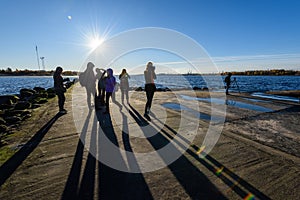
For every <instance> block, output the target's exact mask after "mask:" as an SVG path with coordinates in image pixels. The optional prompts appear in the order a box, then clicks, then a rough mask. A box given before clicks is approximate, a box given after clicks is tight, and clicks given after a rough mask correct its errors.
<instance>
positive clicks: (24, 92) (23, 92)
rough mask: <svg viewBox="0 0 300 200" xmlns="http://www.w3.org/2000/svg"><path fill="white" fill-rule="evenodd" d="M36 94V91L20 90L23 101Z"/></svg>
mask: <svg viewBox="0 0 300 200" xmlns="http://www.w3.org/2000/svg"><path fill="white" fill-rule="evenodd" d="M35 93H36V91H34V90H31V89H26V88H23V89H21V90H20V96H21V98H22V99H24V98H28V97H31V96H32V95H34V94H35Z"/></svg>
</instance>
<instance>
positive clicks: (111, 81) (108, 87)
mask: <svg viewBox="0 0 300 200" xmlns="http://www.w3.org/2000/svg"><path fill="white" fill-rule="evenodd" d="M106 73H107V77H106V78H105V92H106V96H105V98H106V99H105V105H106V110H105V112H104V114H109V98H110V97H111V96H112V94H113V92H114V90H115V86H116V78H115V77H114V74H113V70H112V69H111V68H109V69H107V70H106ZM113 100H114V99H113Z"/></svg>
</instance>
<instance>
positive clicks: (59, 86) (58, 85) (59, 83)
mask: <svg viewBox="0 0 300 200" xmlns="http://www.w3.org/2000/svg"><path fill="white" fill-rule="evenodd" d="M62 72H63V69H62V68H61V67H59V66H58V67H56V70H55V72H54V74H53V80H54V90H55V92H56V95H57V97H58V107H59V113H61V114H66V113H67V110H65V109H64V104H65V101H66V97H65V94H64V93H65V92H66V91H67V89H66V88H65V86H64V82H65V81H69V78H66V79H63V77H62V76H61V74H62Z"/></svg>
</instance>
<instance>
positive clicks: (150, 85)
mask: <svg viewBox="0 0 300 200" xmlns="http://www.w3.org/2000/svg"><path fill="white" fill-rule="evenodd" d="M144 77H145V91H146V96H147V102H146V105H145V113H144V117H146V118H147V119H149V113H150V109H151V105H152V100H153V96H154V92H155V91H156V86H155V83H154V79H156V74H155V67H154V66H153V63H152V62H148V63H147V67H146V70H145V71H144Z"/></svg>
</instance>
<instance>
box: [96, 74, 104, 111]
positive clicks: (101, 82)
mask: <svg viewBox="0 0 300 200" xmlns="http://www.w3.org/2000/svg"><path fill="white" fill-rule="evenodd" d="M96 73H97V74H96V79H97V80H98V98H99V99H100V105H104V104H105V102H104V98H105V81H104V79H105V77H104V75H105V73H106V70H105V69H99V68H97V69H96Z"/></svg>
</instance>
